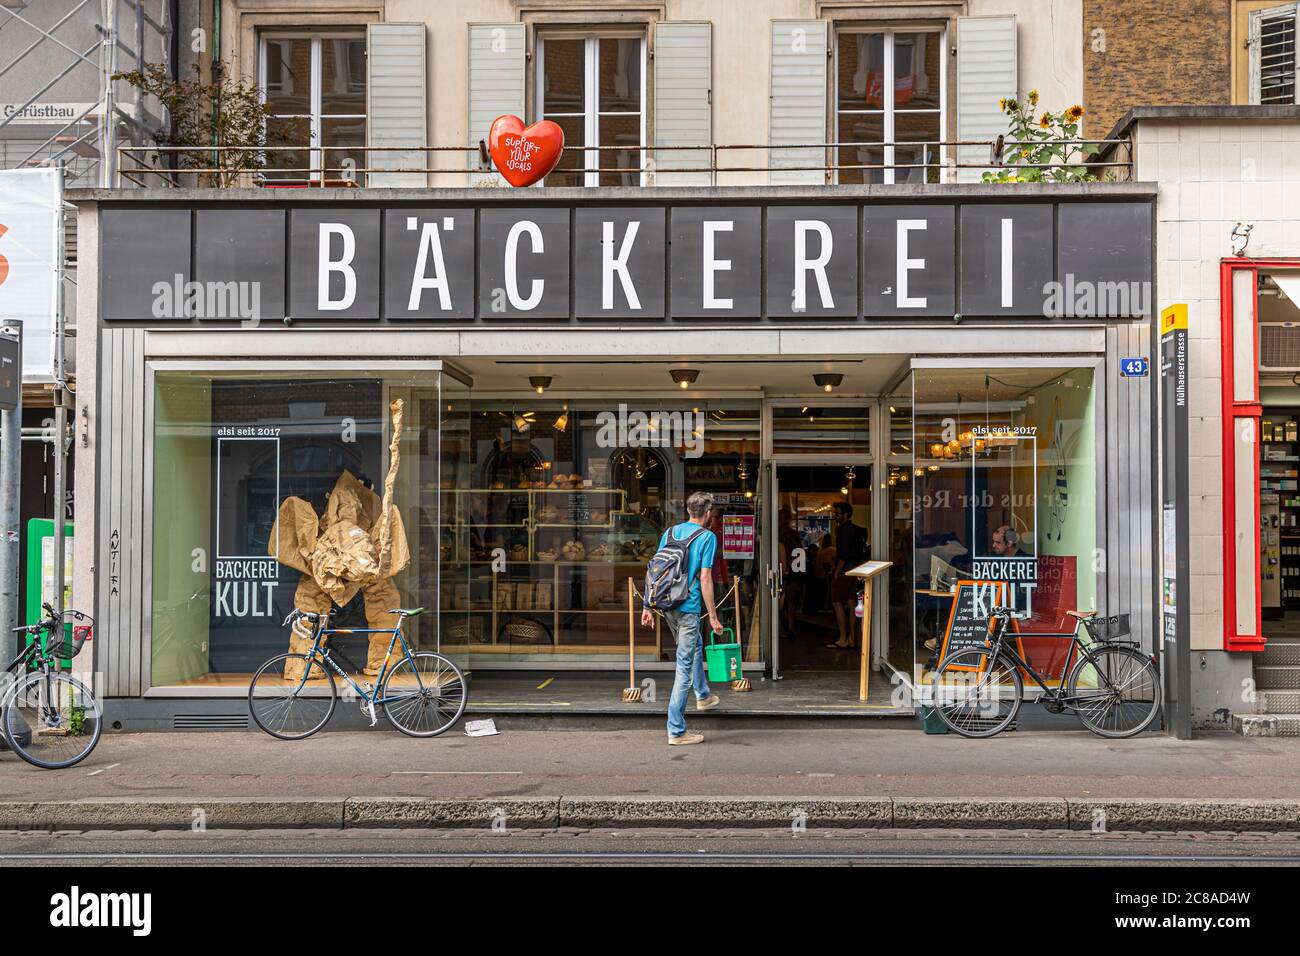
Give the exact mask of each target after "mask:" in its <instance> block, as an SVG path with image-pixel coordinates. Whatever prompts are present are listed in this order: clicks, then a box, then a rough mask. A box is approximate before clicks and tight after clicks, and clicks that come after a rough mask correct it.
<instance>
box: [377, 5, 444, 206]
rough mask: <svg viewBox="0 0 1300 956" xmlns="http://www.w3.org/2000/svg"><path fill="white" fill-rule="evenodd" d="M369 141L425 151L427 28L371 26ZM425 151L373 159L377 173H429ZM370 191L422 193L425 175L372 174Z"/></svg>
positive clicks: (393, 153) (383, 154) (379, 152)
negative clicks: (403, 188) (409, 189)
mask: <svg viewBox="0 0 1300 956" xmlns="http://www.w3.org/2000/svg"><path fill="white" fill-rule="evenodd" d="M366 75H367V80H366V140H367V142H368V143H369V145H370V146H424V145H426V138H427V136H428V123H427V121H426V117H425V73H424V24H423V23H371V24H369V25H368V26H367V27H366ZM429 155H431V154H426V153H425V152H424V151H423V150H421V149H412V150H409V151H406V150H403V151H401V152H397V151H391V152H390V151H387V150H377V151H375V152H371V153H369V159H368V161H367V163H366V165H367V166H369V167H370V168H371V169H372V170H373V169H406V170H410V169H425V168H427V167H428V166H429V165H430V163H429V159H428V156H429ZM368 181H369V184H370V185H371V186H385V187H396V186H406V187H417V188H418V187H421V186H427V185H428V176H427V175H426V174H425V173H415V172H402V173H383V172H372V173H371V174H370V176H369V180H368Z"/></svg>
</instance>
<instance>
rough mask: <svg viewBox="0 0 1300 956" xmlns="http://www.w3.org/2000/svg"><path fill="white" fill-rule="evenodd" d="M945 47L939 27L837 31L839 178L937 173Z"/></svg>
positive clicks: (903, 179)
mask: <svg viewBox="0 0 1300 956" xmlns="http://www.w3.org/2000/svg"><path fill="white" fill-rule="evenodd" d="M943 50H944V33H943V31H942V30H929V31H917V30H869V29H861V30H858V29H846V30H840V31H839V32H838V33H837V34H836V38H835V142H836V143H837V144H838V145H837V147H836V160H835V164H836V165H837V166H838V167H840V168H839V170H838V176H839V182H841V183H922V182H931V183H934V182H938V181H939V171H940V168H941V167H942V164H943V157H942V155H941V153H942V149H941V147H940V146H939V143H940V142H941V141H942V140H943V138H944V137H943V130H944V126H945V113H944V83H945V81H946V74H945V69H946V68H945V60H944V56H943ZM846 167H847V168H846Z"/></svg>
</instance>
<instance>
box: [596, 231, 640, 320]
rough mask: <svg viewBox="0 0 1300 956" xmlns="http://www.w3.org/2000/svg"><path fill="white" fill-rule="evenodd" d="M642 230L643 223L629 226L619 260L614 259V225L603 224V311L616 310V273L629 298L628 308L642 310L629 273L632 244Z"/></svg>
mask: <svg viewBox="0 0 1300 956" xmlns="http://www.w3.org/2000/svg"><path fill="white" fill-rule="evenodd" d="M640 228H641V223H639V222H637V221H636V220H635V219H634V220H632V221H631V222H629V223H628V224H627V229H625V230H624V231H623V248H622V249H620V250H619V253H618V258H614V224H613V223H612V222H604V223H601V230H602V232H601V253H600V307H601V308H602V309H612V308H614V274H615V273H618V284H619V285H621V286H622V287H623V294H624V295H625V296H627V304H628V307H629V308H632V309H639V308H641V300H640V299H639V298H638V297H637V294H636V286H634V285H632V276H631V275H629V274H628V271H627V257H628V255H629V254H630V253H631V252H632V242H633V240H634V239H636V231H637V230H638V229H640Z"/></svg>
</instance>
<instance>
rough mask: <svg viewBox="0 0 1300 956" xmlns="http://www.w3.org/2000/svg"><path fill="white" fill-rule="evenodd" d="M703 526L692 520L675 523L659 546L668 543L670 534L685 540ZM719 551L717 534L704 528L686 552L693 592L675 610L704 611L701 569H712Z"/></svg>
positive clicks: (687, 575) (687, 567)
mask: <svg viewBox="0 0 1300 956" xmlns="http://www.w3.org/2000/svg"><path fill="white" fill-rule="evenodd" d="M702 527H703V526H702V525H698V524H694V523H692V522H690V521H683V522H682V523H681V524H675V525H673V526H672V527H671V528H669V529H668V530H667V531H665V532H664V533H663V537H661V538H660V539H659V547H660V548H662V547H663V546H664V545H665V544H667V543H668V535H669V534H672V536H673V540H674V541H685V540H686V539H687V538H689V537H690V536H691V535H693V534H694V533H695V532H696V531H699V530H700V529H701V528H702ZM717 553H718V537H717V535H715V534H714V533H713V532H712V531H710V530H709V529H708V528H704V533H703V534H702V535H700V536H699V537H698V538H696V539H695V540H694V541H692V542H691V546H690V548H689V549H688V550H687V552H686V577H687V579H688V580H689V581H690V582H691V593H690V594H688V595H686V600H685V601H683V602H682V604H681V606H680V607H678V608H676V609H675V610H678V611H681V612H682V613H684V614H701V613H703V611H704V604H703V601H702V600H701V599H700V569H701V568H709V569H710V570H712V568H713V558H714V556H715V555H716V554H717Z"/></svg>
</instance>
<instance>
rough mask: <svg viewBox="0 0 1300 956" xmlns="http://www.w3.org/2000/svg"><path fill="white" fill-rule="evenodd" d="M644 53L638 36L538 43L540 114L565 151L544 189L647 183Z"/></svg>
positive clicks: (559, 38)
mask: <svg viewBox="0 0 1300 956" xmlns="http://www.w3.org/2000/svg"><path fill="white" fill-rule="evenodd" d="M644 50H645V44H644V40H643V39H642V38H641V37H639V36H638V37H627V36H604V37H562V36H551V37H546V36H542V37H538V40H537V64H538V65H537V111H538V113H539V114H540V115H541V116H542V117H543V118H544V119H548V120H553V121H554V122H556V123H558V124H559V125H560V127H561V128H562V129H563V130H564V146H565V150H564V156H563V158H561V160H560V163H559V165H558V166H557V167H556V168H555V170H554V172H552V173H551V175H549V176H547V177H546V185H548V186H639V185H641V168H642V165H643V164H642V161H641V157H642V147H643V146H644V145H645V73H644V70H645V52H644ZM596 147H600V148H596ZM601 170H604V171H603V172H602V171H601Z"/></svg>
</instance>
